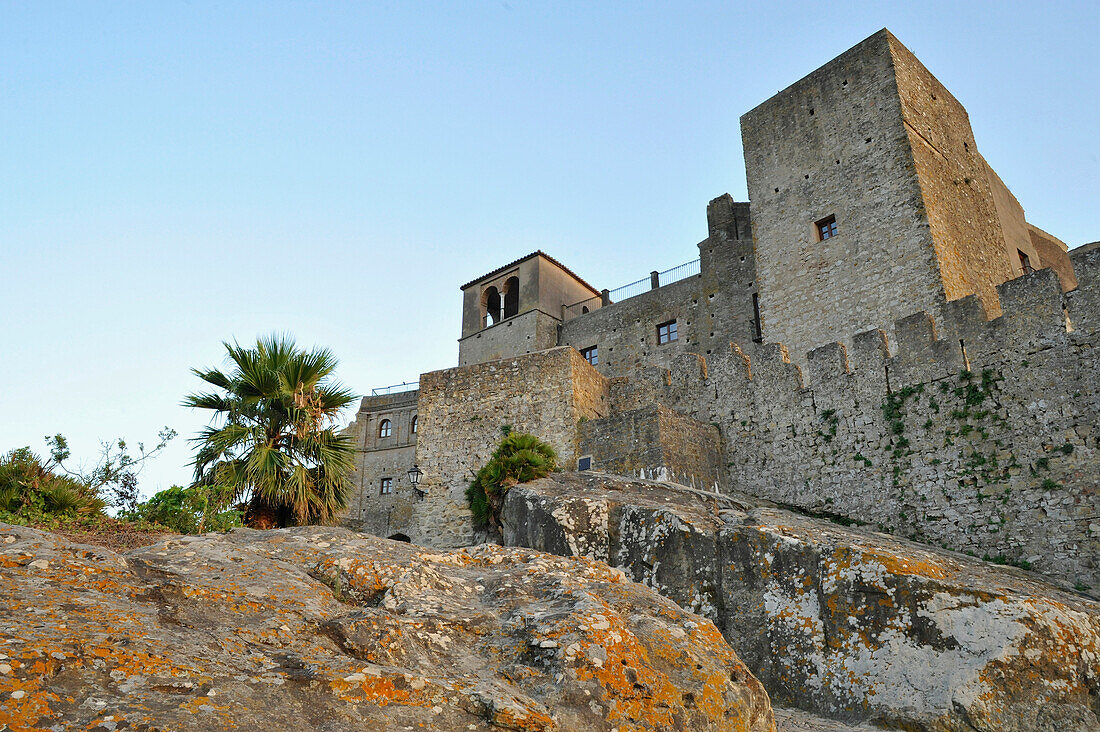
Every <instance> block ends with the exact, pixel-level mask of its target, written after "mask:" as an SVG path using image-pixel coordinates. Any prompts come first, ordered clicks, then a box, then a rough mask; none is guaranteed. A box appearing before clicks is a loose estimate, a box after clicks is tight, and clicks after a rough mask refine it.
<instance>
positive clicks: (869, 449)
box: [612, 250, 1100, 589]
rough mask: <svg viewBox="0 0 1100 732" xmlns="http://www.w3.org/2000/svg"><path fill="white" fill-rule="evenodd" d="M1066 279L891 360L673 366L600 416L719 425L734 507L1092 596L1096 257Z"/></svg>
mask: <svg viewBox="0 0 1100 732" xmlns="http://www.w3.org/2000/svg"><path fill="white" fill-rule="evenodd" d="M1075 266H1076V268H1077V277H1078V281H1079V283H1080V285H1079V287H1078V288H1077V289H1076V290H1074V291H1072V292H1070V293H1067V294H1066V295H1064V296H1063V295H1062V292H1061V288H1060V286H1059V284H1058V280H1057V278H1056V276H1055V274H1054V273H1053V271H1051V270H1040V271H1038V272H1035V273H1033V274H1030V275H1027V276H1025V277H1023V278H1020V279H1017V280H1012V281H1010V282H1007V283H1005V284H1003V285H1001V286H1000V287H999V288H998V291H999V299H1000V302H1001V303H1002V304H1003V306H1004V315H1003V316H1002V317H999V318H997V319H995V320H992V321H986V320H985V313H984V311H983V309H982V306H981V304H980V302H979V301H978V299H977V298H976V297H968V298H964V299H962V300H959V301H957V302H953V303H951V304H950V306H949V308H948V311H947V313H948V314H947V319H946V321H945V322H941V323H934V322H933V319H932V318H931V317H930V316H929V315H928V314H927V313H917V314H916V315H913V316H910V317H908V318H904V319H902V320H900V321H898V322H897V323H896V325H895V328H896V331H897V335H898V343H897V355H895V356H893V357H891V356H889V355H888V354H887V351H886V344H885V338H884V334H883V333H882V332H881V331H869V332H865V333H862V334H859V335H857V336H856V337H855V338H853V339H852V347H851V348H850V349H846V348H845V347H844V346H842V345H841V344H837V343H834V344H829V345H827V346H824V347H822V348H819V349H816V350H814V351H813V352H811V353H809V354H808V355H807V357H806V363H807V364H808V367H807V370H806V371H805V372H802V371H801V370H800V369H799V368H797V367H796V366H794V365H793V364H791V363H789V361H787V360H785V354H784V351H783V348H782V346H780V345H776V344H769V345H766V346H762V347H758V348H748V349H744V348H737V349H733V350H731V352H729V353H728V354H724V355H722V356H712V357H709V358H706V359H703V358H701V357H698V356H694V355H685V356H683V357H682V358H680V359H678V360H677V361H676V362H675V363H674V364H673V366H672V368H671V370H668V371H666V370H663V369H655V370H653V371H651V372H650V373H649V374H647V375H646V376H645V377H644V378H641V379H635V380H629V381H628V380H616V381H615V382H614V392H615V393H613V394H612V398H613V401H614V402H615V403H616V404H617V405H621V406H623V407H626V406H631V405H636V404H639V403H644V402H645V401H646V400H651V401H657V402H660V403H663V404H666V405H668V406H669V407H672V408H674V409H677V410H679V411H683V412H685V413H686V414H688V415H690V416H692V417H693V418H694V419H696V420H698V421H701V422H716V423H718V424H719V426H720V428H721V430H722V435H723V437H724V439H725V441H726V460H727V461H728V470H729V472H728V482H729V485H730V486H731V487H732V488H733V489H735V490H741V491H745V492H747V493H750V494H752V495H756V496H760V497H763V498H767V499H771V500H775V501H779V502H782V503H786V504H790V505H792V506H796V507H799V508H802V509H806V510H809V511H816V512H822V513H827V514H835V515H838V516H843V517H849V518H851V519H855V520H857V521H861V522H866V523H868V524H870V525H872V526H874V527H877V528H879V529H880V530H883V531H888V532H891V533H894V534H898V535H901V536H907V537H910V538H913V539H915V540H918V541H922V542H925V543H930V544H935V545H940V546H944V547H946V548H949V549H955V550H959V551H967V552H971V553H973V554H976V555H977V556H989V557H991V558H998V557H1003V558H1004V560H1005V561H1009V562H1017V563H1021V564H1023V563H1026V565H1027V566H1031V567H1033V568H1034V569H1036V570H1038V571H1041V572H1044V573H1046V574H1048V575H1050V576H1052V577H1056V578H1061V579H1064V580H1066V581H1068V582H1071V583H1081V584H1083V585H1087V586H1089V587H1092V588H1094V589H1095V588H1098V587H1100V519H1098V518H1097V517H1098V516H1100V486H1098V484H1097V479H1096V476H1097V475H1100V426H1098V425H1100V369H1098V368H1097V360H1096V352H1097V351H1096V348H1097V346H1098V337H1100V250H1097V251H1094V252H1090V253H1087V254H1086V255H1083V256H1080V257H1078V258H1076V259H1075ZM1063 305H1064V306H1065V308H1066V310H1065V311H1063ZM1067 313H1068V316H1069V318H1070V320H1071V322H1072V324H1073V325H1072V328H1073V330H1071V331H1068V332H1067V329H1066V315H1067ZM936 332H938V333H939V334H940V338H939V339H936V338H935V337H934V333H936ZM960 341H961V342H960Z"/></svg>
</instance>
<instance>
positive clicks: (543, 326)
mask: <svg viewBox="0 0 1100 732" xmlns="http://www.w3.org/2000/svg"><path fill="white" fill-rule="evenodd" d="M559 322H560V321H559V319H558V318H557V317H554V316H552V315H549V314H547V313H544V312H542V311H541V310H528V311H527V312H525V313H521V314H520V315H517V316H515V317H513V318H508V319H506V320H502V321H501V322H499V323H497V324H495V325H491V326H489V327H488V328H485V329H484V330H481V331H478V332H476V333H474V334H472V335H469V336H466V337H465V338H463V339H461V340H460V341H459V342H458V364H459V365H460V366H468V365H470V364H475V363H483V362H485V361H493V360H495V359H498V358H508V357H511V356H518V355H520V354H524V353H534V352H535V351H544V350H546V349H547V348H553V347H554V346H556V345H558V323H559Z"/></svg>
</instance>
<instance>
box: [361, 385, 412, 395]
mask: <svg viewBox="0 0 1100 732" xmlns="http://www.w3.org/2000/svg"><path fill="white" fill-rule="evenodd" d="M419 388H420V382H419V381H402V382H401V383H400V384H394V385H393V386H383V387H380V388H378V389H371V390H370V395H371V396H385V395H386V394H400V393H402V392H406V391H416V390H417V389H419Z"/></svg>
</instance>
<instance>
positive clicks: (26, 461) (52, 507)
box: [0, 447, 107, 525]
mask: <svg viewBox="0 0 1100 732" xmlns="http://www.w3.org/2000/svg"><path fill="white" fill-rule="evenodd" d="M106 507H107V502H106V501H104V500H103V498H101V497H100V495H99V492H98V491H97V490H96V489H95V488H93V487H91V486H89V485H88V484H87V483H85V482H82V481H80V480H77V479H76V478H72V477H70V476H67V475H58V474H56V473H55V472H54V471H53V468H52V465H51V464H50V463H47V462H44V461H43V460H42V458H40V457H39V456H38V455H36V454H35V453H34V452H32V451H31V449H30V448H29V447H21V448H19V449H17V450H12V451H11V452H9V453H7V454H6V455H4V456H3V457H0V521H3V522H5V523H9V524H21V525H28V524H45V525H56V524H57V523H58V522H59V521H61V520H64V519H70V520H71V519H82V520H87V519H97V518H102V517H103V516H104V513H103V509H104V508H106Z"/></svg>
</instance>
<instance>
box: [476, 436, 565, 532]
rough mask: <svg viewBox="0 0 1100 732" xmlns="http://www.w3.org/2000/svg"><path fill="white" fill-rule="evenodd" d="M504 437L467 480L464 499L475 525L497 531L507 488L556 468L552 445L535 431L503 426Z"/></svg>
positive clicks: (555, 457) (541, 475) (555, 456)
mask: <svg viewBox="0 0 1100 732" xmlns="http://www.w3.org/2000/svg"><path fill="white" fill-rule="evenodd" d="M502 431H503V432H504V438H503V439H502V440H501V441H500V445H498V446H497V449H496V450H495V451H494V452H493V454H492V456H491V457H490V458H489V462H487V463H486V464H485V465H484V466H482V468H481V469H480V470H478V471H477V474H476V475H475V476H474V479H473V480H472V481H471V482H470V486H469V487H468V488H467V489H466V501H467V502H468V503H469V505H470V511H471V512H472V513H473V515H474V525H475V526H476V527H478V528H488V529H490V530H491V531H493V532H496V533H499V532H500V511H501V508H502V507H503V506H504V496H505V495H507V493H508V489H509V488H511V487H512V486H514V485H516V484H518V483H526V482H528V481H531V480H535V479H536V478H542V477H544V476H546V475H549V474H550V473H551V472H553V471H554V470H556V469H557V459H558V456H557V453H556V452H554V448H552V447H550V445H548V444H546V443H545V442H543V441H542V440H540V439H539V438H537V437H535V436H534V435H529V434H525V433H522V432H512V431H511V429H510V428H509V429H508V430H506V431H505V430H502Z"/></svg>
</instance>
